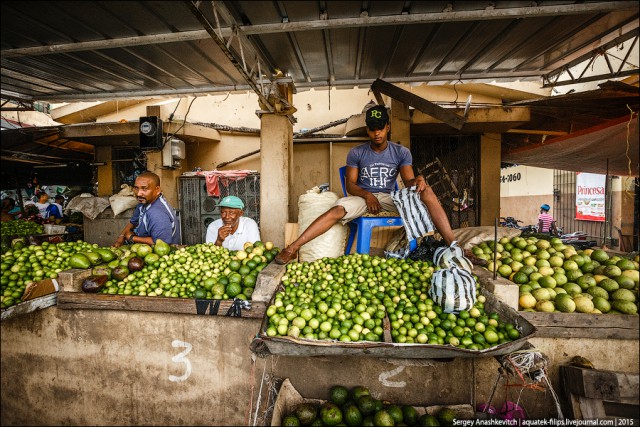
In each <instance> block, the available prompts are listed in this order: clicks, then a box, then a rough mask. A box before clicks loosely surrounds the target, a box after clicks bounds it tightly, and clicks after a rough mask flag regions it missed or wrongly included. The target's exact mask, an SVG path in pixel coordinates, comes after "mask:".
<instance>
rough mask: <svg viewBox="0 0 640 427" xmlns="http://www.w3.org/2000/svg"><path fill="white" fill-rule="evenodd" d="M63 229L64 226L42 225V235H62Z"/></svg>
mask: <svg viewBox="0 0 640 427" xmlns="http://www.w3.org/2000/svg"><path fill="white" fill-rule="evenodd" d="M65 229H66V227H65V226H64V225H55V224H44V234H63V233H64V230H65Z"/></svg>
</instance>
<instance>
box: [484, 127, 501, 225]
mask: <svg viewBox="0 0 640 427" xmlns="http://www.w3.org/2000/svg"><path fill="white" fill-rule="evenodd" d="M501 141H502V135H501V134H499V133H485V134H483V135H482V136H480V194H479V199H480V224H479V225H490V226H493V225H494V223H495V219H496V218H498V217H499V216H500V162H501V156H500V146H501Z"/></svg>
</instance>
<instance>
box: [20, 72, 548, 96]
mask: <svg viewBox="0 0 640 427" xmlns="http://www.w3.org/2000/svg"><path fill="white" fill-rule="evenodd" d="M514 78H519V79H526V80H536V81H539V80H540V76H539V74H538V73H537V72H536V71H520V72H516V73H509V75H508V76H505V74H504V73H502V72H493V73H486V74H483V73H474V74H465V75H464V76H462V78H461V76H460V75H459V74H454V73H452V74H445V75H440V76H425V75H421V76H416V77H398V78H395V77H388V78H385V81H386V82H388V83H411V82H419V83H426V82H448V81H454V82H455V81H458V80H460V79H461V80H463V81H464V82H469V81H474V80H481V81H493V80H495V81H512V80H513V79H514ZM374 81H375V79H344V80H335V81H329V80H314V81H311V82H300V83H296V88H297V89H306V88H308V89H311V88H316V89H317V88H322V87H341V86H342V87H354V86H361V87H367V88H368V87H369V86H371V84H372V83H373V82H374ZM252 90H253V88H252V87H251V86H249V85H248V84H246V85H233V86H228V85H227V86H214V85H209V86H202V87H198V88H194V89H176V90H169V89H160V90H131V91H112V92H96V93H88V94H87V93H78V94H67V95H51V96H38V100H40V101H46V102H73V101H98V100H110V99H122V98H128V99H138V98H148V97H158V96H177V95H194V94H195V95H198V94H203V95H204V94H208V93H219V92H241V91H252ZM23 99H28V98H23Z"/></svg>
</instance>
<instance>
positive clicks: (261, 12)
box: [0, 1, 639, 101]
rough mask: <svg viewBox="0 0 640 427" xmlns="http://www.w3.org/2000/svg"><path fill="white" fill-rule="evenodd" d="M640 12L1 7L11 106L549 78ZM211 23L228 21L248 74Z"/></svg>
mask: <svg viewBox="0 0 640 427" xmlns="http://www.w3.org/2000/svg"><path fill="white" fill-rule="evenodd" d="M214 4H215V6H214ZM214 10H215V11H216V13H214ZM638 10H639V8H638V3H637V2H635V1H617V2H615V1H614V2H603V1H551V2H546V1H545V2H530V1H506V2H502V1H498V2H495V1H494V2H488V1H477V2H453V1H452V2H441V1H317V2H309V1H224V2H175V1H83V2H78V1H46V2H45V1H4V2H2V6H1V12H2V18H1V19H2V26H1V29H0V30H1V35H2V37H1V49H2V50H1V53H2V69H1V76H2V96H3V97H10V96H15V97H19V98H23V99H33V100H42V101H78V100H98V99H115V98H136V97H146V96H163V95H171V96H173V95H178V94H190V93H191V94H193V93H213V92H223V91H224V92H226V91H234V90H248V89H251V86H250V85H249V83H248V81H247V80H246V78H245V75H249V76H252V77H253V78H254V81H258V82H259V81H260V79H258V74H261V75H264V76H266V77H267V78H271V77H272V74H273V73H275V72H276V70H281V71H282V72H283V73H284V74H285V75H288V76H290V77H291V79H292V80H293V83H294V84H295V87H296V88H297V89H304V88H310V87H326V86H329V85H330V86H337V87H341V86H346V87H353V86H369V85H370V84H371V83H372V82H373V81H374V80H375V79H377V78H380V79H384V80H386V81H388V82H390V83H398V82H422V81H439V82H447V81H457V80H458V79H464V80H465V81H471V80H475V81H492V80H502V81H513V80H516V79H521V80H528V79H529V80H530V79H534V80H539V79H541V76H543V75H548V74H553V73H554V72H557V71H558V70H560V69H561V68H562V66H563V65H566V64H568V63H571V62H575V61H577V60H580V59H587V58H589V57H590V56H592V55H594V54H595V53H594V52H595V51H596V50H597V49H599V48H601V47H604V46H605V45H610V44H611V43H620V42H623V41H625V40H628V39H630V38H632V37H636V36H637V35H638V16H639V15H638ZM223 12H224V13H223ZM225 14H228V16H227V15H225ZM229 16H230V18H229ZM204 20H206V21H208V22H209V23H210V24H211V28H213V29H215V28H216V27H217V23H218V22H219V23H220V27H219V29H218V30H219V31H218V32H217V34H219V35H220V36H221V38H222V39H223V40H224V41H225V42H226V43H227V48H228V49H229V51H230V52H231V54H232V56H233V58H235V60H236V61H237V62H239V63H240V66H241V67H243V68H244V72H243V71H242V69H241V68H239V67H238V64H237V63H236V64H234V63H233V61H232V60H230V59H229V56H228V55H227V54H226V53H225V52H224V49H222V48H221V47H220V45H219V44H218V43H216V42H215V41H214V39H213V38H212V35H211V34H210V33H209V32H207V28H206V26H205V25H204V24H203V21H204ZM231 21H234V22H235V24H237V27H235V29H236V30H237V32H236V33H235V37H233V38H231V34H232V33H233V28H234V22H231ZM245 39H246V40H248V42H247V43H246V44H243V45H242V49H241V44H240V43H239V40H245ZM258 64H259V65H258Z"/></svg>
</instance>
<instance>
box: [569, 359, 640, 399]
mask: <svg viewBox="0 0 640 427" xmlns="http://www.w3.org/2000/svg"><path fill="white" fill-rule="evenodd" d="M560 373H561V376H562V378H563V382H564V387H565V390H566V391H567V392H569V393H573V394H576V395H578V396H581V397H586V398H588V399H600V400H607V401H611V402H621V403H632V404H634V403H637V402H638V399H639V396H640V392H639V387H640V381H639V379H640V375H639V374H631V373H626V372H616V371H605V370H600V369H586V368H579V367H577V366H561V367H560Z"/></svg>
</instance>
